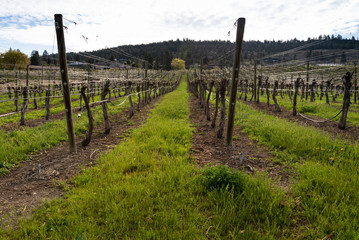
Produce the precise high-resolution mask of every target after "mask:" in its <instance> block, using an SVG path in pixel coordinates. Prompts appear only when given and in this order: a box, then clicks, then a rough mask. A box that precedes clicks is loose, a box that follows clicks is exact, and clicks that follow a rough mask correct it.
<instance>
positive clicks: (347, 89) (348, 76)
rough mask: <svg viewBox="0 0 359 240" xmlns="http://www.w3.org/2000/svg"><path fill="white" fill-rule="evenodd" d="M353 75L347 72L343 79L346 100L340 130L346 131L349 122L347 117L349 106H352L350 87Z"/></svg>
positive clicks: (344, 100)
mask: <svg viewBox="0 0 359 240" xmlns="http://www.w3.org/2000/svg"><path fill="white" fill-rule="evenodd" d="M351 78H352V75H351V74H350V72H347V73H346V74H345V76H344V77H343V82H344V99H343V109H342V116H341V118H340V121H339V126H338V127H339V129H343V130H344V129H345V126H346V122H347V115H348V112H349V106H350V87H351V85H352V83H351Z"/></svg>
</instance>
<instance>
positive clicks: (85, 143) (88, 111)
mask: <svg viewBox="0 0 359 240" xmlns="http://www.w3.org/2000/svg"><path fill="white" fill-rule="evenodd" d="M85 90H86V86H82V87H81V96H82V98H83V99H84V103H85V107H86V109H87V117H88V119H89V129H88V132H87V133H86V138H85V139H84V140H83V141H82V143H81V145H82V146H83V147H86V146H87V145H89V144H90V142H91V137H92V132H93V117H92V113H91V109H90V104H89V97H88V96H86V93H85Z"/></svg>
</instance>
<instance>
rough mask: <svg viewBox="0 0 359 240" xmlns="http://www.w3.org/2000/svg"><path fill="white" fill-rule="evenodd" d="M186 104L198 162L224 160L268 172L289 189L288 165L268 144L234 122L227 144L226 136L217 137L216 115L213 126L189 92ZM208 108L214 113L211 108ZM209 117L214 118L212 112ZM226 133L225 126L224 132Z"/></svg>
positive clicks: (194, 153)
mask: <svg viewBox="0 0 359 240" xmlns="http://www.w3.org/2000/svg"><path fill="white" fill-rule="evenodd" d="M189 104H190V112H191V113H190V120H191V123H192V124H193V126H194V127H195V128H196V130H195V133H194V134H193V137H192V152H193V155H194V158H195V159H196V161H197V163H198V164H199V165H201V166H204V165H206V164H213V165H219V164H223V165H228V166H229V167H232V168H236V169H238V170H240V171H244V172H249V173H251V174H253V175H255V174H256V173H258V172H267V173H268V175H269V176H270V177H271V178H272V179H273V180H274V182H275V183H276V184H277V185H279V186H281V187H283V188H284V189H285V190H289V188H290V183H291V176H290V175H289V174H288V172H290V169H288V166H284V165H282V164H280V163H278V162H274V161H273V158H274V155H272V154H271V153H270V150H269V149H268V148H266V147H265V146H260V145H258V144H257V143H256V142H255V141H253V140H252V139H250V138H249V137H248V136H247V135H246V134H244V133H243V132H242V131H241V130H240V129H239V127H237V126H235V127H234V133H233V136H234V138H233V143H232V146H226V143H225V138H217V131H218V125H219V116H218V118H217V122H216V127H215V128H212V127H211V123H212V121H207V117H206V115H205V114H204V108H201V106H200V103H199V100H198V99H197V98H195V97H194V96H192V95H191V97H190V103H189ZM210 111H211V113H212V114H213V112H214V109H213V108H212V109H210ZM218 115H219V114H218ZM211 117H212V118H213V115H212V116H211ZM225 133H226V127H225V130H224V136H225ZM241 154H242V155H241ZM241 159H242V160H241Z"/></svg>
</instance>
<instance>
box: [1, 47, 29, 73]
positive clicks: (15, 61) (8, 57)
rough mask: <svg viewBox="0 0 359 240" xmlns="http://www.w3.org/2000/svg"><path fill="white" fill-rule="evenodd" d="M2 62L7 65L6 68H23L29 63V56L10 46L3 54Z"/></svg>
mask: <svg viewBox="0 0 359 240" xmlns="http://www.w3.org/2000/svg"><path fill="white" fill-rule="evenodd" d="M3 63H4V64H6V65H7V68H9V69H12V68H16V67H23V68H25V67H26V65H27V64H28V63H29V58H28V57H27V56H26V54H24V53H22V52H20V50H12V49H11V48H10V49H9V51H7V52H6V53H5V54H4V58H3Z"/></svg>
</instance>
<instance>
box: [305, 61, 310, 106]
mask: <svg viewBox="0 0 359 240" xmlns="http://www.w3.org/2000/svg"><path fill="white" fill-rule="evenodd" d="M306 80H307V83H306V84H305V100H306V101H307V100H308V92H309V62H307V79H306Z"/></svg>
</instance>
